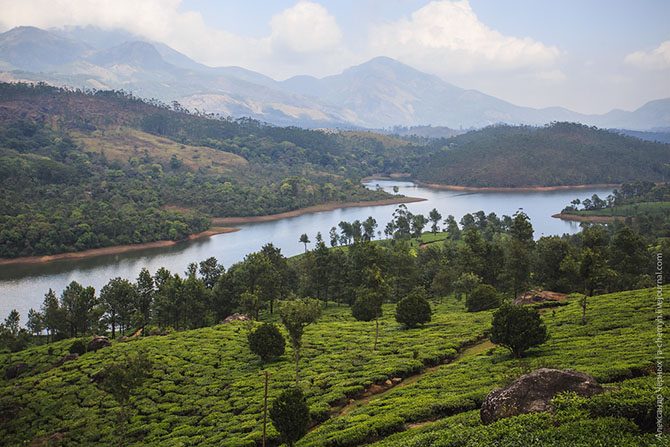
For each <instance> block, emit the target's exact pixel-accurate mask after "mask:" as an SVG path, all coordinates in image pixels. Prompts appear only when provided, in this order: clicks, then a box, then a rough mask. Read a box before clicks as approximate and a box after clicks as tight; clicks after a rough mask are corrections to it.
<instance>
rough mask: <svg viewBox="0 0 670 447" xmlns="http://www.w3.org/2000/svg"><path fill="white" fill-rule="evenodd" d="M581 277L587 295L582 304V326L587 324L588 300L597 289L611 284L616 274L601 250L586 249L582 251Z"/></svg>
mask: <svg viewBox="0 0 670 447" xmlns="http://www.w3.org/2000/svg"><path fill="white" fill-rule="evenodd" d="M579 276H580V278H581V280H582V283H583V287H584V293H585V295H584V297H583V298H582V300H581V302H580V304H581V306H582V324H586V306H587V299H588V298H589V297H592V296H593V294H594V292H595V291H596V290H597V289H600V288H602V287H605V286H606V285H607V284H609V283H610V282H611V281H612V279H613V277H614V272H613V271H612V270H611V269H610V268H609V267H608V266H607V264H606V262H605V259H604V256H603V255H602V254H601V253H600V251H599V250H592V249H590V248H585V249H584V250H582V256H581V262H580V264H579Z"/></svg>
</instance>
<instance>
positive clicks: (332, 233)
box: [328, 227, 339, 247]
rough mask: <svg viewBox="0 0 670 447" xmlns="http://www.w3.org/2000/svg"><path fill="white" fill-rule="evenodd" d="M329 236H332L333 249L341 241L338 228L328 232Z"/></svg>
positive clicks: (332, 228)
mask: <svg viewBox="0 0 670 447" xmlns="http://www.w3.org/2000/svg"><path fill="white" fill-rule="evenodd" d="M328 235H329V236H330V246H331V247H336V246H337V243H338V241H339V236H338V234H337V228H335V227H331V229H330V231H329V232H328Z"/></svg>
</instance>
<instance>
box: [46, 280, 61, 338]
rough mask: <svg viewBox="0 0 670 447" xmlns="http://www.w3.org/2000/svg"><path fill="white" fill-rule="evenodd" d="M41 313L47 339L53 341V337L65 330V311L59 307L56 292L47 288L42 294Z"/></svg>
mask: <svg viewBox="0 0 670 447" xmlns="http://www.w3.org/2000/svg"><path fill="white" fill-rule="evenodd" d="M41 313H42V315H43V323H44V329H46V331H47V337H48V341H53V339H54V337H55V336H56V335H59V334H64V332H65V311H64V310H63V308H61V307H60V304H59V303H58V298H56V293H55V292H54V291H53V290H51V289H49V291H48V292H47V293H46V294H44V302H43V303H42V307H41Z"/></svg>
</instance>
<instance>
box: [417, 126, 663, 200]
mask: <svg viewBox="0 0 670 447" xmlns="http://www.w3.org/2000/svg"><path fill="white" fill-rule="evenodd" d="M433 147H434V149H433V150H426V151H425V156H424V157H422V158H421V159H419V160H418V161H417V163H416V165H415V166H414V167H413V174H414V175H415V176H416V178H418V179H419V180H421V181H424V182H428V183H442V184H448V185H463V186H475V187H482V186H493V187H524V186H552V185H582V184H595V183H623V182H630V181H635V180H640V179H645V180H648V181H663V180H665V178H664V175H663V172H662V170H661V169H658V168H657V166H662V165H663V164H665V163H669V162H670V151H668V149H667V145H665V144H660V143H652V142H647V141H642V140H638V139H636V138H630V137H625V136H623V135H620V134H618V133H615V132H610V131H607V130H599V129H596V128H593V127H588V126H584V125H581V124H576V123H552V124H550V125H547V126H544V127H530V126H507V125H498V126H491V127H487V128H485V129H481V130H475V131H472V132H468V133H466V134H463V135H459V136H456V137H453V138H450V139H447V140H437V141H436V142H435V143H434V144H433ZM649 160H655V162H654V163H649Z"/></svg>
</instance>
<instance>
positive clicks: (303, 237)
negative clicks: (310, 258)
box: [298, 233, 310, 253]
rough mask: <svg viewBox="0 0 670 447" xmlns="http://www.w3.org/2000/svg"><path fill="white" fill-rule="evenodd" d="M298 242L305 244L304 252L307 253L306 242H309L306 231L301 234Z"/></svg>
mask: <svg viewBox="0 0 670 447" xmlns="http://www.w3.org/2000/svg"><path fill="white" fill-rule="evenodd" d="M298 242H300V243H302V244H305V253H307V244H309V243H310V240H309V236H307V234H306V233H303V234H301V235H300V239H299V240H298Z"/></svg>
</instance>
